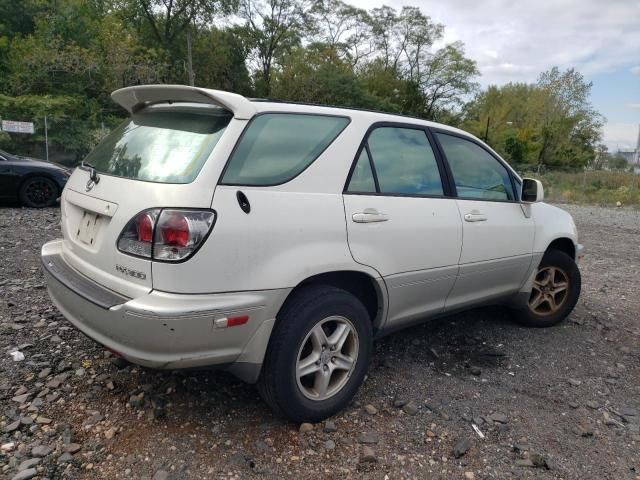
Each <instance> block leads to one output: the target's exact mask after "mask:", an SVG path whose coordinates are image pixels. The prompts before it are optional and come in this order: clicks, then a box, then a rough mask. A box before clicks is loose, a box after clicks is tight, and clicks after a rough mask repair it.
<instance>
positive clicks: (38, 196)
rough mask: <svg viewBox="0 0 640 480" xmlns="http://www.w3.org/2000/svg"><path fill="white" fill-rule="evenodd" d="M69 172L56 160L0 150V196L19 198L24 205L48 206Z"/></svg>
mask: <svg viewBox="0 0 640 480" xmlns="http://www.w3.org/2000/svg"><path fill="white" fill-rule="evenodd" d="M70 174H71V171H70V170H69V169H67V168H65V167H63V166H60V165H57V164H55V163H51V162H45V161H44V160H36V159H35V158H27V157H20V156H17V155H11V154H9V153H7V152H3V151H2V150H0V199H2V200H18V201H20V203H21V204H22V205H24V206H26V207H34V208H42V207H49V206H51V205H53V204H54V203H55V202H56V200H57V199H58V198H59V197H60V194H61V193H62V189H63V188H64V185H65V183H67V179H68V178H69V175H70Z"/></svg>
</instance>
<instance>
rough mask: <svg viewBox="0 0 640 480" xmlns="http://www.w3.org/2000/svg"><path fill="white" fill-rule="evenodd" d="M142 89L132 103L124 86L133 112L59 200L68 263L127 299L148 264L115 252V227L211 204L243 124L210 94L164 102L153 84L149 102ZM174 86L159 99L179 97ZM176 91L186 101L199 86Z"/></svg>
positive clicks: (146, 284)
mask: <svg viewBox="0 0 640 480" xmlns="http://www.w3.org/2000/svg"><path fill="white" fill-rule="evenodd" d="M145 88H146V89H147V90H148V89H149V87H137V90H139V91H138V92H137V94H135V95H133V96H134V97H135V99H136V100H139V102H138V103H135V102H133V101H131V102H127V101H128V100H130V98H131V95H132V90H136V88H130V89H124V91H125V93H126V94H127V95H126V96H125V95H122V96H121V97H122V98H125V99H126V100H127V101H121V102H120V103H121V104H122V105H123V106H125V108H128V109H130V110H131V111H133V112H134V113H132V115H131V117H130V118H129V119H127V120H126V121H124V122H123V123H122V124H121V125H120V126H119V127H118V128H116V129H115V130H114V131H113V132H111V133H110V134H109V135H108V136H107V137H106V138H105V139H104V140H103V141H102V142H101V143H100V144H99V145H98V146H97V147H96V148H95V149H94V151H92V152H91V153H90V154H89V155H88V156H87V158H86V159H85V162H84V166H83V167H79V168H77V169H76V170H75V171H74V173H73V175H72V176H71V178H70V179H69V181H68V183H67V185H66V188H65V190H64V192H63V195H62V199H61V210H62V232H63V237H64V242H63V257H64V259H65V260H66V262H67V263H69V264H70V265H71V266H72V267H73V268H75V269H76V270H78V271H79V272H80V273H82V274H84V275H86V276H87V277H89V278H91V279H92V280H94V281H95V282H97V283H99V284H101V285H103V286H105V287H107V288H109V289H110V290H113V291H115V292H117V293H120V294H122V295H125V296H127V297H132V298H134V297H136V296H139V295H143V294H144V293H147V292H149V291H150V290H151V289H152V288H153V279H152V263H153V262H152V261H151V260H150V258H146V257H143V256H136V255H131V254H126V253H123V252H121V251H119V250H118V247H117V244H118V238H119V237H120V235H121V233H122V232H123V230H124V229H125V227H126V226H127V224H128V223H129V222H130V221H132V220H133V219H134V218H136V217H137V216H138V215H139V214H140V212H143V211H145V210H148V209H158V208H167V207H170V208H188V209H209V208H210V206H211V200H212V198H213V192H214V188H215V185H216V183H217V179H218V176H219V174H220V171H221V170H222V168H223V166H224V161H225V160H226V158H227V156H228V154H229V153H230V152H231V149H232V148H233V145H234V144H235V141H236V139H237V138H238V136H239V134H240V132H241V130H242V128H243V127H244V125H245V124H246V121H244V120H241V119H237V118H232V112H230V111H229V110H227V109H226V108H221V106H220V102H214V101H213V100H211V101H209V102H208V103H194V102H188V101H184V102H166V101H163V100H162V98H163V97H162V95H161V92H162V91H163V89H162V88H154V89H152V93H153V96H152V98H153V100H154V101H153V102H151V103H152V104H149V103H150V102H145V101H144V92H145ZM176 88H179V87H168V88H167V89H164V91H165V100H171V99H172V98H176V97H177V96H179V95H176V93H175V91H176ZM171 89H173V91H172V90H171ZM183 89H186V90H187V92H186V93H185V92H184V91H183ZM178 91H179V92H180V93H181V95H182V97H181V98H179V100H180V99H182V100H190V99H191V97H189V92H191V95H192V97H194V98H195V97H196V96H197V99H198V101H201V100H202V95H203V94H202V92H201V91H200V90H199V89H189V88H188V87H186V88H185V87H181V88H180V90H178ZM120 92H122V91H120ZM172 92H173V93H172ZM208 92H212V91H208ZM117 93H118V92H116V94H117ZM133 93H136V92H133ZM213 93H215V91H213ZM221 93H225V92H221ZM116 94H114V98H116V99H118V98H117V96H116ZM228 95H229V94H228ZM166 97H168V98H166ZM122 98H121V99H122ZM240 98H242V97H240ZM245 102H247V103H250V102H248V100H245ZM240 104H241V105H244V104H243V103H242V102H240ZM89 165H90V166H89Z"/></svg>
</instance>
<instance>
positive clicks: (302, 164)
mask: <svg viewBox="0 0 640 480" xmlns="http://www.w3.org/2000/svg"><path fill="white" fill-rule="evenodd" d="M348 123H349V119H348V118H345V117H334V116H328V115H308V114H296V113H266V114H263V115H259V116H257V117H255V118H254V119H253V120H252V121H251V123H250V124H249V126H248V127H247V129H246V131H245V132H244V133H243V135H242V138H241V139H240V142H239V143H238V145H237V146H236V149H235V151H234V152H233V155H232V157H231V159H230V160H229V164H228V165H227V168H226V170H225V172H224V176H223V177H222V182H221V183H222V184H223V185H256V186H258V185H262V186H265V185H279V184H281V183H285V182H288V181H289V180H291V179H292V178H293V177H295V176H296V175H298V174H299V173H300V172H302V171H303V170H304V169H305V168H307V167H308V166H309V165H311V163H312V162H313V161H314V160H315V159H316V158H317V157H318V156H319V155H320V154H321V153H322V152H323V151H324V149H325V148H327V147H328V146H329V144H330V143H331V142H332V141H333V140H334V139H335V138H336V137H337V136H338V135H339V134H340V132H342V130H343V129H344V128H345V127H346V126H347V124H348Z"/></svg>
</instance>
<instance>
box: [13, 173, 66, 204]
mask: <svg viewBox="0 0 640 480" xmlns="http://www.w3.org/2000/svg"><path fill="white" fill-rule="evenodd" d="M58 191H59V189H58V186H57V185H56V184H55V182H54V181H53V180H51V179H49V178H47V177H32V178H28V179H27V180H26V181H25V182H24V183H23V184H22V186H21V187H20V202H21V203H22V204H23V205H24V206H26V207H31V208H44V207H50V206H51V205H53V204H54V203H56V199H57V198H58Z"/></svg>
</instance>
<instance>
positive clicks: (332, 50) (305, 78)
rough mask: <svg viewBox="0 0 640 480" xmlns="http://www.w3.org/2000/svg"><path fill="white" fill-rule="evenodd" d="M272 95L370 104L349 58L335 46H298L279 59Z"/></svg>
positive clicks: (325, 101) (319, 100)
mask: <svg viewBox="0 0 640 480" xmlns="http://www.w3.org/2000/svg"><path fill="white" fill-rule="evenodd" d="M274 80H275V81H274V82H273V88H272V94H273V97H274V98H283V99H287V100H294V101H301V102H309V103H320V104H328V105H343V106H353V107H363V106H368V105H369V104H370V101H369V99H367V97H366V94H365V92H364V91H363V89H362V87H361V85H360V83H359V82H358V79H357V77H356V75H355V74H354V72H353V69H352V68H351V65H350V63H349V62H347V61H346V60H344V59H341V58H340V56H339V54H338V52H337V51H336V47H335V46H330V45H325V44H313V45H311V46H310V47H308V48H303V47H298V48H296V49H294V50H293V51H292V52H291V53H290V54H289V55H287V56H286V57H285V58H284V59H283V66H282V67H280V68H278V70H277V71H276V74H275V76H274Z"/></svg>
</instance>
